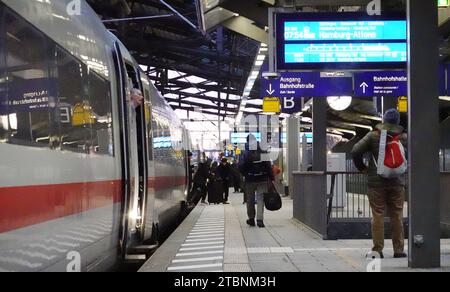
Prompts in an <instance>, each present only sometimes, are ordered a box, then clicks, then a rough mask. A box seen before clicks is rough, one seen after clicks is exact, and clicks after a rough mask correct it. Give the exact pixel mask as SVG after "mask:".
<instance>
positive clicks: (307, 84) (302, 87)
mask: <svg viewBox="0 0 450 292" xmlns="http://www.w3.org/2000/svg"><path fill="white" fill-rule="evenodd" d="M335 76H337V74H336V75H335ZM352 94H353V83H352V78H351V76H350V77H349V76H347V75H343V76H342V77H328V76H327V75H323V74H321V73H320V72H298V73H282V74H281V76H280V78H279V79H261V89H260V95H261V96H260V97H261V99H263V98H264V97H267V96H273V97H279V98H281V99H282V101H283V100H285V99H288V100H290V99H291V98H295V99H300V98H301V97H327V96H330V95H352Z"/></svg>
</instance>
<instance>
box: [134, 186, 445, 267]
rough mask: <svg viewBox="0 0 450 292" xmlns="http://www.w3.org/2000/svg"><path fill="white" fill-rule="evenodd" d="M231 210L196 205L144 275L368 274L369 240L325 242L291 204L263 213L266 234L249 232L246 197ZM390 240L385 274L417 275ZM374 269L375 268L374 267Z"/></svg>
mask: <svg viewBox="0 0 450 292" xmlns="http://www.w3.org/2000/svg"><path fill="white" fill-rule="evenodd" d="M230 197H231V198H230V202H231V204H230V205H209V206H202V205H198V206H197V207H196V208H195V209H194V210H193V212H192V213H191V214H190V215H189V217H188V218H187V219H186V220H185V221H184V222H183V224H182V225H181V226H180V227H179V228H178V229H177V230H176V231H175V232H174V234H172V236H171V237H170V238H169V239H168V240H167V241H166V242H165V243H164V244H163V246H162V247H161V248H160V249H159V250H158V251H157V252H156V253H155V254H154V255H153V256H152V257H151V258H150V259H149V261H148V262H147V263H146V264H145V265H144V266H143V267H142V268H141V269H140V272H166V271H168V272H172V271H173V272H222V271H223V272H366V271H367V267H368V264H369V261H368V260H366V259H365V254H366V253H367V252H368V251H369V250H370V248H371V241H370V240H343V241H324V240H322V239H321V238H320V237H318V236H317V235H316V234H315V233H313V232H311V231H310V230H308V229H307V228H305V227H304V226H303V225H302V224H300V223H298V222H297V221H295V220H293V219H292V200H290V199H284V200H283V208H282V210H280V211H277V212H269V211H267V210H266V212H265V224H266V228H258V227H249V226H247V224H246V223H245V221H246V220H247V215H246V208H245V205H243V204H242V194H231V196H230ZM392 255H393V252H392V244H391V243H390V241H388V240H386V250H385V257H386V259H384V260H382V261H381V263H380V266H379V269H380V270H381V271H382V272H404V271H406V272H415V271H423V270H411V269H409V268H408V262H407V259H400V260H398V259H393V258H392ZM373 264H376V263H373ZM425 271H450V240H442V268H441V269H435V270H425Z"/></svg>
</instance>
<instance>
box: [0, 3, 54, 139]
mask: <svg viewBox="0 0 450 292" xmlns="http://www.w3.org/2000/svg"><path fill="white" fill-rule="evenodd" d="M2 19H3V24H2V27H3V29H2V30H3V41H2V42H3V45H2V47H3V48H4V50H5V51H4V56H5V57H4V58H5V59H4V60H3V62H4V64H3V65H2V66H1V67H2V68H5V69H4V70H5V71H4V74H3V77H2V84H3V86H2V87H3V89H2V110H1V111H2V113H1V124H2V126H1V127H2V129H3V130H2V133H3V134H2V136H3V137H2V140H3V141H4V142H8V143H12V144H20V145H25V146H34V147H49V146H50V144H51V143H50V141H51V140H52V138H51V137H54V134H53V133H51V121H52V120H53V117H52V112H54V105H55V96H56V82H55V79H54V78H50V76H49V72H50V70H49V62H48V61H49V59H50V57H49V56H50V52H51V51H52V46H51V44H50V43H49V42H48V41H47V39H46V38H45V36H44V35H43V34H42V33H40V32H38V31H37V30H35V29H34V28H33V27H32V26H31V25H29V24H28V23H26V22H25V21H24V20H22V19H20V18H18V17H16V16H15V15H13V14H12V13H9V12H5V13H4V17H2ZM5 84H6V86H5ZM5 89H6V94H5ZM52 105H53V106H52ZM5 131H7V134H6V133H5Z"/></svg>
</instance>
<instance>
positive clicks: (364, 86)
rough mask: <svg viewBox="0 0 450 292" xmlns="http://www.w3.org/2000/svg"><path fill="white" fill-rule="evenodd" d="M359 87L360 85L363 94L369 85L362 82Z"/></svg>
mask: <svg viewBox="0 0 450 292" xmlns="http://www.w3.org/2000/svg"><path fill="white" fill-rule="evenodd" d="M359 87H361V88H362V89H363V93H364V94H365V93H366V89H367V87H369V85H367V83H366V82H363V83H362V84H361V85H360V86H359Z"/></svg>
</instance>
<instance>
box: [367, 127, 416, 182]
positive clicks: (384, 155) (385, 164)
mask: <svg viewBox="0 0 450 292" xmlns="http://www.w3.org/2000/svg"><path fill="white" fill-rule="evenodd" d="M374 160H375V158H374ZM375 165H376V166H377V174H378V175H379V176H381V177H384V178H398V177H400V176H402V175H403V174H405V173H406V170H407V168H408V162H407V160H406V156H405V148H404V147H403V145H402V143H401V142H400V135H396V136H390V135H388V134H387V131H386V130H383V131H381V133H380V150H379V154H378V162H377V161H375Z"/></svg>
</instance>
